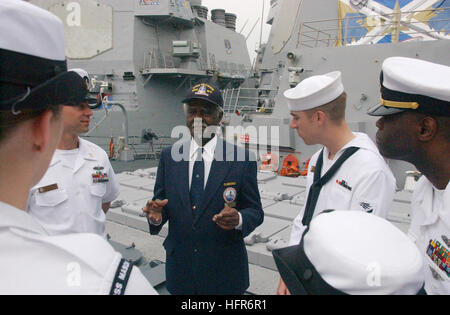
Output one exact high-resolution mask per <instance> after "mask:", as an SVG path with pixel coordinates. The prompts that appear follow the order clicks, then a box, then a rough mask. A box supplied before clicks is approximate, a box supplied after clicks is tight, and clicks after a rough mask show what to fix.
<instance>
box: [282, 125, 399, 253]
mask: <svg viewBox="0 0 450 315" xmlns="http://www.w3.org/2000/svg"><path fill="white" fill-rule="evenodd" d="M354 135H355V136H356V138H354V139H353V140H352V141H350V142H349V143H347V144H346V145H345V146H344V147H343V148H342V149H341V150H339V152H338V153H337V154H336V155H335V157H334V159H333V160H332V161H330V160H329V159H328V156H329V151H328V149H327V148H324V151H323V152H324V153H323V167H322V174H321V177H322V176H324V175H325V174H326V172H327V171H328V170H329V169H330V168H331V167H332V166H333V164H334V163H335V162H336V161H337V160H338V159H339V157H340V156H341V155H342V154H343V153H344V151H345V149H347V148H349V147H358V148H360V149H359V150H358V151H357V152H356V153H355V154H353V155H352V156H351V157H350V158H349V159H348V160H347V161H345V163H344V164H343V165H342V166H341V167H340V169H339V170H338V171H337V172H336V174H335V175H334V176H333V177H332V178H331V179H330V181H329V182H328V183H327V184H325V185H324V186H323V187H322V190H321V191H320V195H319V199H318V201H317V205H316V208H315V210H314V217H315V216H317V215H318V214H320V213H321V212H322V211H325V210H355V211H358V210H359V211H365V212H368V213H373V214H375V215H377V216H380V217H382V218H386V216H387V214H388V211H389V210H390V208H391V205H392V202H393V200H394V195H395V191H396V181H395V177H394V175H393V174H392V171H391V170H390V169H389V167H388V165H387V164H386V162H385V160H384V158H383V157H382V156H381V155H380V153H379V151H378V149H377V147H376V145H375V144H374V143H373V141H372V140H370V138H369V137H368V136H367V135H366V134H364V133H356V132H355V133H354ZM321 152H322V150H320V151H318V152H317V153H316V154H314V155H313V156H312V158H311V161H310V162H309V167H308V175H307V186H306V194H308V193H309V190H310V187H311V185H312V184H313V182H314V172H313V170H314V169H315V166H316V163H317V160H318V158H319V156H320V153H321ZM307 200H308V195H306V198H305V205H304V206H303V208H302V210H301V211H300V213H299V215H298V216H297V217H296V218H295V220H294V222H293V225H292V229H291V238H290V242H289V245H290V246H293V245H298V244H299V242H300V240H301V237H302V235H303V232H304V231H305V229H306V227H305V226H304V225H303V224H302V220H303V215H304V213H305V208H306V201H307Z"/></svg>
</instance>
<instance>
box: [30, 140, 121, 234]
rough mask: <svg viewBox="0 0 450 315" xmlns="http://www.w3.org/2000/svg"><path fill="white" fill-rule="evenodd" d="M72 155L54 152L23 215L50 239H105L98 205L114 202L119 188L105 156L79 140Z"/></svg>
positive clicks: (104, 220) (103, 219)
mask: <svg viewBox="0 0 450 315" xmlns="http://www.w3.org/2000/svg"><path fill="white" fill-rule="evenodd" d="M78 150H79V151H78V154H77V155H76V157H75V158H74V156H73V153H76V151H72V152H71V151H67V152H64V151H60V150H58V151H57V152H55V154H54V156H53V159H52V161H51V163H50V166H49V168H48V170H47V172H46V174H45V175H44V177H43V178H42V179H41V181H40V182H39V183H38V184H37V185H36V186H34V187H33V188H32V189H31V191H30V195H29V200H28V209H27V212H28V213H29V214H31V216H33V217H34V218H35V219H36V221H37V222H38V223H39V224H41V225H42V226H43V227H44V229H45V230H46V231H47V232H48V233H49V234H51V235H62V234H70V233H94V234H98V235H100V236H105V222H106V216H105V213H104V211H103V209H102V204H104V203H108V202H111V201H113V200H114V199H116V198H117V197H118V195H119V193H120V186H119V183H118V182H117V180H116V176H115V174H114V170H113V169H112V167H111V163H110V162H109V159H108V156H107V155H106V152H105V151H104V150H103V149H101V148H100V147H98V146H97V145H95V144H93V143H91V142H89V141H86V140H83V139H81V138H80V145H79V149H78Z"/></svg>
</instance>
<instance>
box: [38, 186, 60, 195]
mask: <svg viewBox="0 0 450 315" xmlns="http://www.w3.org/2000/svg"><path fill="white" fill-rule="evenodd" d="M53 190H58V184H53V185H49V186H45V187H41V188H38V191H39V193H40V194H45V193H46V192H49V191H53Z"/></svg>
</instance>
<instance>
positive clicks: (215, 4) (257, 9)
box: [202, 0, 270, 62]
mask: <svg viewBox="0 0 450 315" xmlns="http://www.w3.org/2000/svg"><path fill="white" fill-rule="evenodd" d="M263 2H264V6H265V10H264V26H263V40H262V41H263V43H265V42H267V38H268V37H269V33H270V25H268V24H266V21H267V16H268V14H269V9H270V0H203V1H202V5H203V6H205V7H208V9H209V16H208V18H210V17H211V10H214V9H225V11H226V12H227V13H234V14H236V15H237V16H238V19H237V25H236V31H237V32H240V31H241V30H242V28H243V27H244V25H245V23H246V22H247V20H248V23H247V25H246V26H245V28H244V29H243V31H242V34H243V35H244V36H247V35H248V34H249V33H250V31H251V29H252V27H253V26H254V25H255V23H256V21H257V20H258V18H260V17H261V14H262V9H263ZM260 33H261V20H260V21H259V22H258V24H257V25H256V27H255V29H254V30H253V32H252V34H251V35H250V37H249V38H248V40H247V46H248V50H249V52H250V58H251V61H252V62H253V59H254V57H255V56H256V53H255V49H257V48H258V47H259V42H260Z"/></svg>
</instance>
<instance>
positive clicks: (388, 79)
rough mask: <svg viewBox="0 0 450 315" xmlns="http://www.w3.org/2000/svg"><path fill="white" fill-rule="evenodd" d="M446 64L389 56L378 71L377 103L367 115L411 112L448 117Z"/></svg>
mask: <svg viewBox="0 0 450 315" xmlns="http://www.w3.org/2000/svg"><path fill="white" fill-rule="evenodd" d="M449 78H450V67H449V66H445V65H441V64H436V63H432V62H429V61H424V60H420V59H413V58H405V57H391V58H388V59H386V60H385V61H384V63H383V68H382V72H381V78H380V83H381V102H380V104H379V105H377V106H375V107H373V108H372V109H370V110H369V112H368V114H369V115H371V116H388V115H393V114H398V113H402V112H404V111H414V112H417V113H423V114H429V115H436V116H447V117H449V116H450V79H449Z"/></svg>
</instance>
